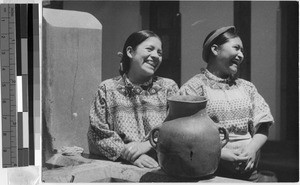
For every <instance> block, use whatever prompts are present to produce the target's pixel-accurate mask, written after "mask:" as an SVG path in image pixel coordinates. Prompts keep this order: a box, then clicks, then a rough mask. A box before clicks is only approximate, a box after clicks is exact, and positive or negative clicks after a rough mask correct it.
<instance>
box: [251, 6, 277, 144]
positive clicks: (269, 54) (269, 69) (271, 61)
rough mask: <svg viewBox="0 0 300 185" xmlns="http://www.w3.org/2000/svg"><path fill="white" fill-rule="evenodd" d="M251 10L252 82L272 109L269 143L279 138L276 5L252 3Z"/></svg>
mask: <svg viewBox="0 0 300 185" xmlns="http://www.w3.org/2000/svg"><path fill="white" fill-rule="evenodd" d="M251 4H252V7H251V10H252V11H251V14H252V17H251V81H252V82H253V83H254V84H255V86H256V88H257V89H258V92H259V93H260V94H261V95H262V96H263V97H264V98H265V100H266V101H267V103H268V104H269V106H270V108H271V113H272V115H273V116H274V119H275V124H274V125H273V127H271V129H270V136H269V139H270V140H279V138H280V132H279V131H280V130H279V128H280V122H279V121H280V101H279V99H280V86H279V85H280V83H278V82H280V73H279V71H280V70H278V68H279V67H280V48H279V47H280V25H279V24H280V17H278V15H279V14H278V12H279V2H276V1H265V2H263V1H262V2H259V1H253V2H252V3H251ZM276 120H277V122H276Z"/></svg>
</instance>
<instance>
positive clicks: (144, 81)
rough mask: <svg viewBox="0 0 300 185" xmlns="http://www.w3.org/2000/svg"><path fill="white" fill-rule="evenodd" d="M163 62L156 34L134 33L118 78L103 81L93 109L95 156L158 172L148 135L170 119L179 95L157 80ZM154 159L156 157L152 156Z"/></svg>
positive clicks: (165, 81)
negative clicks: (170, 108) (169, 103)
mask: <svg viewBox="0 0 300 185" xmlns="http://www.w3.org/2000/svg"><path fill="white" fill-rule="evenodd" d="M161 62H162V42H161V39H160V38H159V36H158V35H156V34H155V33H153V32H152V31H148V30H142V31H138V32H134V33H132V34H131V35H130V36H129V37H128V38H127V40H126V42H125V44H124V47H123V55H122V59H121V63H120V70H119V72H120V74H121V75H120V76H117V77H115V78H112V79H108V80H105V81H103V82H102V83H101V84H100V85H99V88H98V90H97V93H96V95H95V98H94V101H93V103H92V105H91V109H90V126H89V131H88V134H87V136H88V142H89V149H90V153H91V154H96V155H101V156H105V157H107V158H108V159H110V160H113V161H115V160H117V159H119V158H121V159H124V160H127V161H129V162H131V163H132V164H134V165H136V166H138V167H141V168H143V167H146V168H153V167H157V166H158V164H157V162H156V160H154V159H153V157H151V155H149V153H151V150H153V149H152V147H151V145H150V143H149V140H148V134H149V132H150V131H151V129H152V128H154V127H155V126H157V125H159V124H161V123H162V122H163V121H164V119H165V118H166V116H167V98H168V97H170V96H172V95H174V94H176V93H177V92H178V90H179V88H178V86H177V84H176V83H175V82H174V81H173V80H171V79H167V78H162V77H157V76H155V75H154V73H155V71H156V70H157V69H158V68H159V66H160V64H161ZM152 153H153V151H152Z"/></svg>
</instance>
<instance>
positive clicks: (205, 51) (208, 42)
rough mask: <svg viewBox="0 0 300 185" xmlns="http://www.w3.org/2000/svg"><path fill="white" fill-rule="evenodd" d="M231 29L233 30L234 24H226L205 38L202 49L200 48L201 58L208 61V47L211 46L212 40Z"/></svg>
mask: <svg viewBox="0 0 300 185" xmlns="http://www.w3.org/2000/svg"><path fill="white" fill-rule="evenodd" d="M230 29H233V30H234V31H235V27H234V26H226V27H222V28H219V29H217V30H216V31H215V32H214V33H213V34H212V35H211V36H210V37H209V38H208V39H207V40H206V42H204V43H203V50H202V59H203V60H204V61H205V62H207V61H208V55H209V50H210V49H209V47H210V46H211V43H212V41H213V40H214V39H215V38H217V37H218V36H219V35H221V34H223V33H225V32H227V31H228V30H230Z"/></svg>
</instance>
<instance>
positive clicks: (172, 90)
mask: <svg viewBox="0 0 300 185" xmlns="http://www.w3.org/2000/svg"><path fill="white" fill-rule="evenodd" d="M169 85H170V87H169V88H168V94H167V97H171V96H174V95H176V94H178V91H179V88H178V85H177V83H176V82H174V81H173V80H171V82H170V83H169Z"/></svg>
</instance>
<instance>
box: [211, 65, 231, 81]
mask: <svg viewBox="0 0 300 185" xmlns="http://www.w3.org/2000/svg"><path fill="white" fill-rule="evenodd" d="M206 69H207V70H208V71H209V72H210V73H211V74H213V75H215V76H217V77H219V78H222V79H227V78H229V76H230V75H228V74H224V73H222V72H221V71H220V70H219V69H218V68H217V67H216V66H214V65H209V64H208V65H207V67H206Z"/></svg>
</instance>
